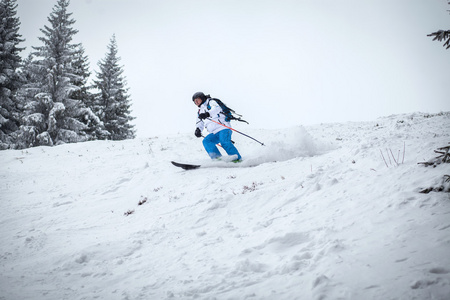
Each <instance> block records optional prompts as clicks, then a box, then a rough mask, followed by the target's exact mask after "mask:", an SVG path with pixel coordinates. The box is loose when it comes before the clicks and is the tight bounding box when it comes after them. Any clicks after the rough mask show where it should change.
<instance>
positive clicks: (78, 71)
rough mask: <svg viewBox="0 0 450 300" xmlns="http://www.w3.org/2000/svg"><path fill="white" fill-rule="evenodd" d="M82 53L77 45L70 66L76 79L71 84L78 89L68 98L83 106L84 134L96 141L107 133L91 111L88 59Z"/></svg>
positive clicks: (92, 99) (91, 98)
mask: <svg viewBox="0 0 450 300" xmlns="http://www.w3.org/2000/svg"><path fill="white" fill-rule="evenodd" d="M84 53H85V52H84V47H83V46H82V45H79V48H78V49H77V51H76V52H75V53H74V57H73V62H72V65H73V67H74V71H75V75H77V78H76V79H75V81H74V82H73V84H74V85H75V86H76V87H78V89H77V90H75V91H72V93H71V94H70V98H71V99H74V100H79V101H81V102H82V103H83V104H84V108H82V109H81V111H82V112H83V114H81V117H82V119H80V121H81V122H83V123H85V124H86V126H87V129H86V130H85V132H86V133H87V134H88V135H89V137H90V139H97V138H102V137H104V136H105V135H107V134H108V133H107V131H106V130H105V128H104V126H103V123H102V122H101V121H100V119H99V118H98V116H96V115H95V114H94V113H93V112H92V110H91V107H92V106H93V102H94V96H93V95H92V93H90V92H89V90H90V89H91V88H92V87H91V86H89V85H88V84H87V82H88V79H89V77H90V76H91V72H90V71H89V59H88V57H87V56H86V55H85V54H84Z"/></svg>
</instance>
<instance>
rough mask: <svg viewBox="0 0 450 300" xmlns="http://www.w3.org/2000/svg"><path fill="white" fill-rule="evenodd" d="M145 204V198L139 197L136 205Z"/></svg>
mask: <svg viewBox="0 0 450 300" xmlns="http://www.w3.org/2000/svg"><path fill="white" fill-rule="evenodd" d="M146 202H147V197H142V196H141V200H139V203H138V205H142V204H144V203H146Z"/></svg>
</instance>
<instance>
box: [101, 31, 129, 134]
mask: <svg viewBox="0 0 450 300" xmlns="http://www.w3.org/2000/svg"><path fill="white" fill-rule="evenodd" d="M117 53H118V49H117V42H116V38H115V36H114V35H113V36H112V38H111V40H110V43H109V45H108V52H107V54H106V57H105V58H104V59H102V60H100V61H99V62H98V66H99V68H100V72H97V74H96V75H97V80H94V87H96V88H97V89H98V90H99V93H97V94H96V95H95V101H94V111H95V112H96V114H97V115H98V116H99V117H100V119H101V120H102V122H103V124H104V126H105V129H106V130H107V131H108V132H109V134H110V136H109V138H110V139H112V140H124V139H132V138H134V137H135V131H134V125H131V124H130V122H131V121H132V120H133V119H134V117H131V116H130V106H131V100H130V98H129V95H128V94H127V92H128V88H126V83H125V78H124V77H123V76H122V74H123V69H122V67H121V66H119V61H120V58H119V57H118V56H117Z"/></svg>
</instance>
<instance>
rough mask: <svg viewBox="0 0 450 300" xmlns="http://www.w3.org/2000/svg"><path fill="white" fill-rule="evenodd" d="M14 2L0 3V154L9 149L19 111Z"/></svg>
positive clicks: (18, 63)
mask: <svg viewBox="0 0 450 300" xmlns="http://www.w3.org/2000/svg"><path fill="white" fill-rule="evenodd" d="M16 9H17V4H16V0H1V2H0V150H1V149H7V148H10V147H11V146H13V145H12V144H13V137H12V133H14V132H15V131H17V130H18V129H19V125H20V123H19V118H20V111H19V107H18V103H17V98H16V93H17V90H18V89H19V88H20V86H21V85H22V80H21V78H20V76H19V72H18V70H19V67H20V63H21V58H20V56H19V53H20V52H21V51H22V50H23V49H24V48H19V47H18V45H19V43H20V42H23V41H24V40H23V39H21V35H19V33H18V32H19V26H20V21H19V18H17V17H16V13H17V12H16Z"/></svg>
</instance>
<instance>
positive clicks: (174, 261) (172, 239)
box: [0, 113, 450, 300]
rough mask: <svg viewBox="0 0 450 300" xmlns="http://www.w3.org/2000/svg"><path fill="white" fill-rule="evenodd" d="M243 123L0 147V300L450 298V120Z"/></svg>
mask: <svg viewBox="0 0 450 300" xmlns="http://www.w3.org/2000/svg"><path fill="white" fill-rule="evenodd" d="M239 129H240V130H242V131H245V132H246V133H249V134H251V135H252V136H254V137H256V138H257V139H258V140H261V141H263V142H265V144H266V146H264V147H263V146H260V145H259V144H257V143H255V142H254V141H252V140H250V139H248V138H245V137H243V136H240V135H238V134H236V133H235V134H233V139H234V140H235V141H236V145H237V147H238V149H239V150H240V152H241V154H242V155H243V157H244V160H245V161H244V162H242V163H241V164H231V163H230V164H226V165H225V166H224V165H223V164H224V163H222V165H219V166H218V167H208V168H201V169H198V170H193V171H184V170H182V169H179V168H176V167H174V166H172V165H171V164H170V161H171V160H176V161H181V162H194V163H198V162H207V161H208V160H207V158H206V154H205V152H204V150H203V148H202V145H201V141H200V140H199V139H196V138H195V137H194V136H193V134H179V135H174V136H159V137H154V138H148V139H136V140H132V141H122V142H111V141H95V142H86V143H80V144H70V145H62V146H57V147H52V148H49V147H38V148H31V149H27V150H23V151H13V150H7V151H2V152H0V166H1V167H0V198H1V201H0V212H1V214H0V215H1V216H0V232H1V234H0V299H8V300H16V299H55V300H56V299H58V300H60V299H247V298H248V299H289V300H291V299H450V194H449V193H448V192H447V193H446V192H430V193H428V194H423V193H419V191H421V190H423V189H426V188H430V187H438V186H441V185H442V184H443V176H444V175H446V174H449V175H450V164H441V165H439V166H437V167H436V168H433V167H425V166H423V165H419V164H417V163H418V162H423V161H427V160H429V159H432V158H434V157H436V155H437V154H435V153H434V150H435V149H437V148H439V147H443V146H446V145H448V143H449V142H450V113H441V114H438V115H432V116H429V115H426V114H422V113H416V114H407V115H406V114H405V115H395V116H389V117H385V118H381V119H378V120H375V121H373V122H358V123H341V124H321V125H315V126H305V127H302V126H298V127H295V128H287V129H283V130H271V131H267V130H250V131H248V130H247V131H246V128H245V125H243V126H241V127H240V128H239ZM391 151H392V153H391ZM381 153H383V156H382V154H381ZM383 157H384V159H383ZM394 158H395V160H396V161H397V162H398V164H397V163H395V162H394ZM385 160H386V162H385ZM275 161H276V162H275ZM386 164H387V166H386ZM448 185H449V183H444V187H447V188H448ZM139 204H141V205H139Z"/></svg>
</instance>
